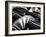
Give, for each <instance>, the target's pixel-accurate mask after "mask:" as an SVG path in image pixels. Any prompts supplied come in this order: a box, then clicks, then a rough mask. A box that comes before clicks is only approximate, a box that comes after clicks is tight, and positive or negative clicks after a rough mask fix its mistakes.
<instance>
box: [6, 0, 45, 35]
mask: <svg viewBox="0 0 46 37" xmlns="http://www.w3.org/2000/svg"><path fill="white" fill-rule="evenodd" d="M22 4H23V5H22ZM32 5H33V7H32ZM36 5H37V6H36ZM14 7H24V8H25V7H31V8H36V7H37V8H38V7H40V8H41V10H42V11H41V16H40V18H41V21H42V22H41V25H40V27H41V30H40V29H38V30H37V29H36V30H33V32H32V30H27V31H26V30H20V31H17V30H16V31H14V30H13V31H12V21H13V20H12V8H14ZM37 8H36V9H37ZM42 18H43V19H42ZM10 24H11V25H10ZM28 32H29V33H28ZM31 32H32V33H31ZM44 33H45V3H40V2H22V1H5V35H6V36H16V35H17V36H18V35H34V34H44Z"/></svg>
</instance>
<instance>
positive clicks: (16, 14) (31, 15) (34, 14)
mask: <svg viewBox="0 0 46 37" xmlns="http://www.w3.org/2000/svg"><path fill="white" fill-rule="evenodd" d="M40 12H41V8H40V7H24V8H23V7H14V8H13V9H12V30H13V31H15V30H35V29H40V21H41V20H40V15H41V13H40Z"/></svg>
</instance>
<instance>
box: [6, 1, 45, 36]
mask: <svg viewBox="0 0 46 37" xmlns="http://www.w3.org/2000/svg"><path fill="white" fill-rule="evenodd" d="M8 2H17V3H27V4H30V3H31V4H43V16H44V18H43V21H44V22H43V24H44V25H43V33H28V34H13V35H9V34H8ZM35 34H45V3H41V2H22V1H5V36H18V35H35Z"/></svg>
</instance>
